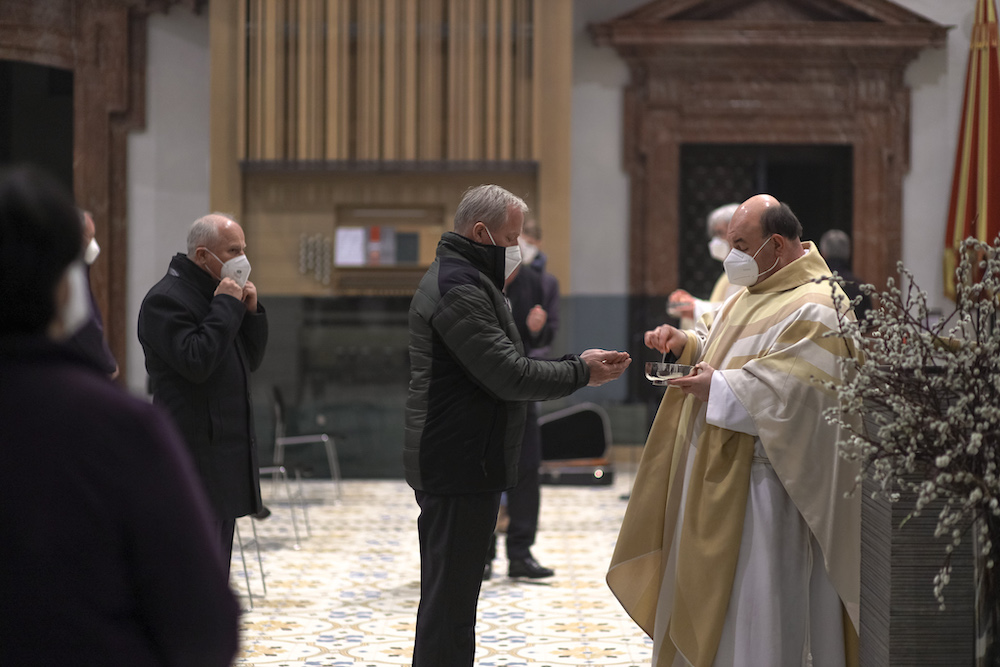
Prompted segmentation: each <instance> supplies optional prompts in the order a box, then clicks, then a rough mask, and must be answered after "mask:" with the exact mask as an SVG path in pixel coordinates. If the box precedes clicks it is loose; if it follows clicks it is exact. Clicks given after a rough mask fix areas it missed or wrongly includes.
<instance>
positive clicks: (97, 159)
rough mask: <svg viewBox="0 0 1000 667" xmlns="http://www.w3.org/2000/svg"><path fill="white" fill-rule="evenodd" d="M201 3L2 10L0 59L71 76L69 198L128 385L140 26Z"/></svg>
mask: <svg viewBox="0 0 1000 667" xmlns="http://www.w3.org/2000/svg"><path fill="white" fill-rule="evenodd" d="M206 1H207V0H3V2H0V60H5V61H13V62H21V63H32V64H35V65H44V66H48V67H54V68H59V69H61V70H66V71H69V72H72V80H73V119H72V137H73V139H72V141H73V159H72V183H73V194H74V196H75V197H76V201H77V204H78V205H79V206H80V207H81V208H85V209H87V210H89V211H91V212H92V213H93V215H94V219H95V221H96V222H97V241H98V243H99V244H100V245H101V248H103V253H102V261H99V262H98V263H97V264H96V265H95V267H94V271H93V272H92V273H91V286H92V288H93V290H94V295H95V296H96V297H97V303H98V305H99V306H100V308H101V310H102V311H103V313H104V321H105V327H106V331H107V334H108V339H109V342H110V344H111V350H112V352H113V353H114V354H115V357H116V358H117V359H118V362H119V368H120V370H121V376H120V377H121V378H125V377H127V371H126V369H125V359H126V355H125V330H126V326H125V309H126V299H127V275H126V270H127V266H128V220H127V218H126V213H127V204H128V202H127V197H128V188H127V178H126V175H127V168H128V164H127V139H128V134H129V132H130V131H132V130H134V129H139V128H141V127H142V126H143V125H144V124H145V94H146V85H145V77H146V18H147V16H148V15H149V14H150V13H152V12H154V11H167V10H168V9H169V8H170V7H171V6H173V5H176V4H184V5H187V6H188V7H190V8H191V9H192V10H195V11H198V10H200V9H201V7H202V6H204V4H205V3H206ZM105 257H106V259H105Z"/></svg>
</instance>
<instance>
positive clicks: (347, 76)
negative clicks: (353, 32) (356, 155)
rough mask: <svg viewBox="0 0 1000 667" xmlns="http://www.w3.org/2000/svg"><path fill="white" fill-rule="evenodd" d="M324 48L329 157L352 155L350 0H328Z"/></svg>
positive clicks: (324, 121)
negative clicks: (350, 150) (350, 152)
mask: <svg viewBox="0 0 1000 667" xmlns="http://www.w3.org/2000/svg"><path fill="white" fill-rule="evenodd" d="M326 17H327V18H326V20H327V44H326V49H325V56H326V57H325V61H324V62H325V67H326V72H325V76H326V99H325V104H324V109H325V110H324V112H323V118H322V122H323V123H324V124H325V125H326V155H325V157H326V159H328V160H345V159H347V158H348V157H349V153H348V151H349V147H350V136H349V133H350V131H351V128H350V121H351V113H350V105H351V103H352V102H351V94H350V81H351V70H350V43H349V40H348V31H349V30H350V0H327V1H326Z"/></svg>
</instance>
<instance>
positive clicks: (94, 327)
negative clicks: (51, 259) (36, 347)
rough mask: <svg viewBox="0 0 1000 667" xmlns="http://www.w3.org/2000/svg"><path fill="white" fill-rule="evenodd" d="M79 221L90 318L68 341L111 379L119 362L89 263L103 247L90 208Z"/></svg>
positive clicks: (94, 260)
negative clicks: (110, 346)
mask: <svg viewBox="0 0 1000 667" xmlns="http://www.w3.org/2000/svg"><path fill="white" fill-rule="evenodd" d="M79 213H80V222H81V224H82V225H83V262H84V264H85V265H86V266H85V269H84V271H85V275H86V280H87V294H88V297H89V299H88V300H89V301H90V317H88V318H87V322H86V323H85V324H84V325H83V326H82V327H81V328H80V330H79V331H77V332H76V334H74V335H73V337H72V338H70V339H69V340H68V341H66V344H67V345H69V346H70V347H73V348H75V349H76V350H77V351H78V352H80V353H81V354H83V355H86V356H88V357H90V358H91V359H93V360H94V362H95V363H97V365H98V366H100V368H101V370H102V371H103V372H104V373H105V375H107V376H108V377H110V378H111V379H112V380H113V379H115V378H116V377H118V362H117V361H115V357H114V355H113V354H111V348H109V347H108V340H107V338H106V337H105V335H104V320H103V319H102V318H101V309H100V308H98V306H97V299H95V298H94V293H93V290H92V289H91V288H90V267H91V266H93V264H94V262H96V261H97V256H98V255H99V254H100V253H101V247H100V246H99V245H97V239H96V238H95V236H96V233H97V229H96V227H95V226H94V218H93V217H92V216H91V215H90V212H89V211H82V210H81V211H80V212H79Z"/></svg>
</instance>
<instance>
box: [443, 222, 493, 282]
mask: <svg viewBox="0 0 1000 667" xmlns="http://www.w3.org/2000/svg"><path fill="white" fill-rule="evenodd" d="M442 251H450V252H452V253H454V254H457V255H459V256H461V257H462V258H464V259H465V260H467V261H468V262H469V263H470V264H472V266H474V267H476V268H477V269H479V271H481V272H483V273H485V274H486V275H487V276H489V277H490V279H491V280H492V281H493V284H494V285H496V287H497V289H498V290H503V284H504V275H503V272H504V264H505V261H506V249H505V248H502V247H500V246H495V245H485V244H482V243H476V242H475V241H473V240H472V239H468V238H466V237H464V236H462V235H461V234H456V233H455V232H445V233H444V234H443V235H442V236H441V241H440V242H439V243H438V257H440V256H441V254H442Z"/></svg>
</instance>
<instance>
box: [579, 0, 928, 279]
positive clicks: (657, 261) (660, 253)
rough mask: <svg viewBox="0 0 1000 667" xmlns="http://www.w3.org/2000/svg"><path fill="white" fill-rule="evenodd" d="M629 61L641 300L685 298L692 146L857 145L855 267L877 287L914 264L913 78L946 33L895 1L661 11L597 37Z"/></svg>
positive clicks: (656, 5)
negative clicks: (685, 177)
mask: <svg viewBox="0 0 1000 667" xmlns="http://www.w3.org/2000/svg"><path fill="white" fill-rule="evenodd" d="M589 29H590V33H591V36H592V37H593V38H594V40H595V41H596V42H597V43H598V44H599V45H607V46H613V47H614V48H615V49H616V50H617V51H618V53H619V54H620V55H621V56H622V57H623V58H624V59H625V60H626V62H627V63H628V66H629V69H630V71H631V81H630V83H629V85H628V86H627V87H626V90H625V114H624V116H625V119H624V123H625V140H624V149H625V164H626V169H627V171H628V173H629V176H630V181H631V184H630V187H631V214H630V216H631V236H630V275H629V288H630V292H631V293H632V294H641V295H661V294H667V293H669V292H670V291H672V290H673V289H674V288H676V287H677V285H678V267H677V258H676V252H672V251H671V249H673V248H676V247H677V244H678V240H679V235H678V224H679V223H678V195H679V192H678V183H679V176H680V173H679V171H680V148H681V146H682V145H683V144H685V143H695V142H721V143H731V144H754V143H761V144H849V145H851V146H852V147H853V155H854V164H853V173H854V175H853V179H854V225H853V229H854V268H855V270H856V271H857V273H858V274H859V275H863V276H865V277H866V279H867V280H870V281H872V282H874V283H875V284H877V285H882V284H884V282H885V279H886V278H888V277H889V276H890V275H894V274H895V266H896V261H897V260H898V259H899V257H900V256H901V254H902V248H901V226H902V221H901V216H902V180H903V175H904V174H905V173H906V171H907V170H908V169H909V134H910V128H909V117H910V96H909V89H908V88H907V87H906V85H905V82H904V80H903V73H904V69H905V67H906V65H907V64H908V63H909V62H910V61H911V60H912V59H913V58H915V57H916V56H917V54H918V53H919V52H920V50H921V49H923V48H926V47H929V46H943V45H944V42H945V32H946V28H945V27H944V26H941V25H938V24H936V23H933V22H931V21H929V20H927V19H925V18H923V17H921V16H919V15H917V14H914V13H912V12H910V11H909V10H906V9H904V8H902V7H899V6H898V5H895V4H894V3H891V2H888V1H887V0H825V1H824V2H822V3H821V2H818V1H817V0H763V1H758V2H751V1H750V0H729V1H727V2H718V1H716V2H712V1H711V0H659V1H657V2H652V3H649V4H647V5H644V6H642V7H640V8H638V9H636V10H634V11H632V12H630V13H628V14H625V15H623V16H621V17H619V18H617V19H613V20H611V21H608V22H606V23H601V24H594V25H591V26H590V27H589Z"/></svg>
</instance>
